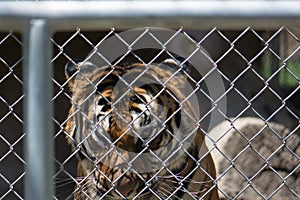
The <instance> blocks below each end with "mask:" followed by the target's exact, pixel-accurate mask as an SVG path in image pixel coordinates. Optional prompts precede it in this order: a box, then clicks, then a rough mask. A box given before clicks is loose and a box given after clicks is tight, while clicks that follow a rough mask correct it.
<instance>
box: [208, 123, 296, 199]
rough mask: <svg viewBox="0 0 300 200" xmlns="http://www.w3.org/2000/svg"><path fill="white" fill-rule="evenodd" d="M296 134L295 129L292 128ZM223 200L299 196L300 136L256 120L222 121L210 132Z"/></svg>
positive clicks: (280, 127) (292, 197) (279, 125)
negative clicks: (214, 144)
mask: <svg viewBox="0 0 300 200" xmlns="http://www.w3.org/2000/svg"><path fill="white" fill-rule="evenodd" d="M295 130H296V131H297V129H295ZM208 136H209V137H212V138H213V140H214V141H216V148H215V147H213V146H212V144H211V143H209V142H208V141H209V140H207V145H208V146H209V147H211V149H212V156H213V158H214V160H215V164H216V168H217V172H218V178H217V182H218V187H219V192H220V196H221V197H222V198H223V199H233V198H234V199H239V200H242V199H243V200H258V199H274V200H277V199H280V200H285V199H286V200H293V199H299V197H300V159H299V157H300V135H299V132H293V130H289V129H287V128H286V127H284V126H283V125H281V124H278V123H272V122H267V123H265V122H264V121H263V120H261V119H259V118H252V117H247V118H239V119H237V120H235V121H233V122H232V124H230V123H229V122H223V123H221V124H219V125H218V126H216V127H215V128H213V129H212V130H211V131H210V132H209V135H208Z"/></svg>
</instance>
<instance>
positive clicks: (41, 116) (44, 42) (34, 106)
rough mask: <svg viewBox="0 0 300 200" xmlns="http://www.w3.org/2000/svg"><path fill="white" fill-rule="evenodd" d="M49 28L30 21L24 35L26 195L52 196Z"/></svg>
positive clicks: (42, 22) (32, 199) (33, 197)
mask: <svg viewBox="0 0 300 200" xmlns="http://www.w3.org/2000/svg"><path fill="white" fill-rule="evenodd" d="M49 37H50V31H49V29H48V26H47V22H46V20H39V19H37V20H32V21H31V22H30V24H29V28H28V30H27V32H26V35H25V46H24V53H25V70H24V81H25V95H26V98H25V109H24V111H25V112H24V118H25V124H26V125H25V126H26V133H27V135H26V144H25V156H26V178H25V198H26V199H28V200H43V199H45V200H46V199H48V200H49V199H52V194H53V184H52V174H53V173H52V172H53V166H52V165H53V164H52V156H53V153H52V151H53V147H52V119H51V116H52V106H51V94H52V92H51V91H52V90H51V85H50V84H51V79H50V77H51V66H50V55H51V46H50V40H49Z"/></svg>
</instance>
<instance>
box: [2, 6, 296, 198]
mask: <svg viewBox="0 0 300 200" xmlns="http://www.w3.org/2000/svg"><path fill="white" fill-rule="evenodd" d="M159 5H160V6H159V8H157V6H155V3H153V2H150V1H142V2H141V1H138V2H132V1H127V2H105V1H104V2H78V1H76V2H75V1H74V2H56V1H53V2H13V1H10V2H8V1H7V2H6V1H4V2H2V3H1V4H0V199H50V198H51V199H73V198H74V195H76V193H78V192H81V194H80V197H81V198H82V199H100V198H98V196H97V198H96V197H93V196H92V195H90V194H89V193H88V192H86V190H85V188H86V181H87V180H89V178H88V177H89V176H86V177H80V176H79V175H78V174H77V162H78V157H79V158H80V157H81V156H82V155H81V154H83V156H84V158H85V159H90V158H91V155H90V152H87V150H86V149H83V146H84V144H85V141H87V140H89V138H92V135H89V136H85V137H84V138H83V139H82V143H81V142H79V144H77V143H74V144H75V145H74V144H73V147H72V146H71V145H70V144H68V142H67V139H68V140H69V143H72V141H73V142H77V141H76V139H74V138H73V135H72V134H70V132H68V131H67V130H66V128H65V127H66V124H67V123H68V121H69V120H70V119H71V117H75V118H76V116H77V115H80V116H83V117H86V118H88V115H89V114H90V113H89V112H88V111H87V110H85V109H84V108H85V107H84V106H86V104H85V102H89V101H88V100H86V101H84V103H82V104H78V105H77V106H78V107H76V109H75V112H74V113H75V114H74V115H73V116H72V115H71V116H68V112H69V109H70V108H71V106H72V105H73V104H76V103H77V102H76V100H77V99H75V98H74V96H72V94H73V93H74V91H72V90H74V88H71V87H70V82H72V80H78V79H79V78H80V77H79V76H78V75H80V73H81V71H80V70H81V67H82V66H84V65H85V64H89V63H92V69H89V70H88V72H82V73H83V77H85V78H87V85H88V84H91V87H92V89H87V91H89V92H90V94H91V96H92V98H98V96H97V95H99V94H98V93H97V92H98V90H97V87H98V86H99V87H102V85H101V84H102V83H103V82H104V80H105V79H104V78H103V79H99V80H98V81H97V82H95V83H94V82H93V81H92V79H90V78H88V77H89V75H90V73H91V74H92V73H93V70H94V68H96V69H98V68H101V67H103V66H110V67H111V68H112V69H111V71H110V73H111V74H113V73H114V72H115V71H116V70H117V66H121V65H122V66H123V65H124V66H131V65H132V64H134V63H139V65H142V66H143V67H144V68H145V71H143V72H141V74H143V73H148V71H149V70H151V69H152V68H151V66H160V64H162V63H164V62H165V61H166V60H169V61H170V60H171V61H170V62H177V61H178V63H176V65H178V66H179V68H175V69H174V68H172V69H169V68H168V69H169V70H171V71H172V73H171V75H170V77H168V78H166V79H161V80H159V79H157V78H156V79H153V80H152V79H151V81H150V83H151V84H152V83H153V82H155V84H157V85H160V90H159V91H158V92H157V93H156V94H157V97H156V96H155V95H154V96H155V97H152V98H151V100H149V99H146V100H144V99H142V97H140V96H136V97H135V98H134V100H133V101H138V102H139V104H140V103H141V102H143V101H146V103H145V102H144V104H145V109H144V110H142V111H141V112H140V113H139V114H137V117H136V118H134V119H131V120H124V119H125V118H124V119H123V118H122V117H123V116H122V114H120V113H121V112H119V111H117V110H118V101H119V100H116V102H112V101H110V102H109V101H108V99H106V102H105V103H107V102H109V103H110V105H113V106H111V111H110V113H114V114H115V115H116V116H117V117H119V118H120V119H121V121H122V122H121V123H124V122H126V127H127V128H126V130H127V131H128V132H130V134H132V137H135V138H137V139H136V140H138V141H140V143H142V144H143V145H144V146H143V145H141V149H139V150H140V151H141V152H142V153H141V152H135V153H137V154H135V155H134V158H132V159H130V160H126V162H125V164H126V165H127V166H126V169H125V172H126V173H127V172H129V171H130V172H132V173H134V174H135V175H136V176H138V177H139V181H141V182H142V185H143V186H141V187H142V189H141V190H138V192H137V193H136V194H134V195H132V196H130V195H129V197H128V199H139V198H140V197H141V198H142V195H143V194H144V193H143V192H144V191H147V194H148V193H150V194H151V195H152V196H155V198H156V199H176V197H177V196H176V195H178V192H183V193H184V194H186V195H187V196H188V197H189V199H199V198H200V199H201V197H202V198H204V196H205V195H206V194H200V191H190V190H189V189H187V188H186V187H185V186H184V185H186V184H189V183H192V181H191V180H189V177H188V176H186V177H179V176H176V174H175V173H173V171H171V170H170V172H169V173H170V175H169V176H172V179H176V180H178V182H179V183H180V184H181V186H178V187H176V189H175V192H170V191H166V192H165V193H163V192H161V191H159V192H158V191H156V189H155V188H153V187H152V186H150V185H151V184H152V181H155V180H157V179H159V178H160V177H159V176H160V175H159V173H158V172H161V171H162V170H163V169H166V170H168V169H169V163H168V162H176V159H178V160H180V159H179V158H177V157H176V159H175V160H174V161H173V160H172V159H170V158H172V156H173V154H172V153H174V155H175V154H177V152H178V154H180V153H179V152H181V151H182V152H183V154H188V153H190V152H188V149H189V147H190V143H191V141H190V139H189V138H193V137H192V135H193V134H195V132H196V131H195V130H198V129H199V130H201V133H203V136H205V141H203V144H200V145H204V146H206V147H207V149H206V151H205V153H204V155H202V156H200V157H199V158H197V159H194V162H195V163H196V164H195V168H193V169H191V173H193V172H194V171H195V170H196V168H197V169H198V168H199V169H201V167H202V166H200V163H201V161H202V160H203V158H204V157H205V156H207V155H211V156H212V158H213V160H214V163H215V167H216V171H217V173H216V177H213V176H210V174H209V173H208V172H207V171H206V170H202V171H201V173H203V174H205V175H207V176H208V177H210V181H209V182H210V183H211V185H210V189H208V192H207V193H209V191H211V190H214V189H216V190H217V191H218V194H219V196H220V199H247V200H248V199H249V200H250V199H289V200H291V199H299V197H300V190H299V188H300V177H299V176H300V147H299V144H300V133H299V132H300V131H299V122H300V118H299V116H300V95H299V94H300V93H299V92H300V90H299V89H300V54H299V53H300V24H299V20H300V14H299V10H300V2H298V1H254V2H253V1H239V2H237V1H176V2H175V1H163V2H159ZM241 10H242V11H243V12H240V11H241ZM244 11H245V12H244ZM67 63H69V64H73V65H75V66H76V67H77V68H76V70H75V71H76V72H75V74H74V75H72V76H71V77H66V75H65V73H66V68H65V67H66V65H67ZM173 64H174V63H173ZM187 65H188V66H189V68H188V69H187V70H186V66H187ZM147 70H148V71H147ZM165 71H168V70H167V69H166V70H165ZM110 73H109V74H110ZM177 76H178V77H180V78H178V79H179V80H181V81H183V82H180V83H182V84H180V85H178V88H180V87H181V86H186V87H184V88H185V89H184V92H185V93H187V94H185V96H184V98H178V97H176V95H174V96H175V97H174V96H173V93H175V94H176V92H177V91H178V90H180V89H178V90H177V89H175V90H176V91H175V92H172V90H171V92H169V90H167V89H168V87H169V85H170V84H171V83H172V81H170V80H173V79H174V78H177ZM126 77H127V76H126V74H125V75H120V76H119V77H118V81H119V82H121V83H122V84H123V85H122V84H121V87H120V88H122V89H125V90H126V91H125V92H124V96H126V95H127V94H129V93H130V92H136V90H135V89H134V87H135V85H134V83H135V81H137V82H138V81H141V82H142V83H144V84H145V79H143V76H142V75H138V76H135V77H134V81H132V82H130V81H128V79H126ZM147 80H148V79H147ZM81 86H82V85H80V84H77V85H76V87H75V89H78V91H79V90H80V89H82V88H81ZM117 86H118V84H116V85H115V88H117ZM82 87H83V86H82ZM95 88H96V89H95ZM117 89H118V88H117ZM117 89H116V90H117ZM164 92H165V93H166V95H165V96H168V98H169V99H170V100H171V102H175V103H176V105H177V104H178V105H177V108H176V109H173V112H172V113H167V114H166V116H164V117H163V119H162V118H161V117H159V116H158V115H157V114H153V111H151V109H150V108H149V107H151V106H152V104H153V103H155V102H156V100H157V101H158V99H160V97H158V96H159V95H160V94H163V93H164ZM85 95H87V97H89V93H85ZM101 95H103V94H101ZM101 95H100V96H101ZM87 97H86V98H87ZM124 98H125V97H124ZM130 98H131V97H130ZM130 98H129V99H130ZM87 99H88V98H87ZM131 100H132V99H131ZM120 101H121V100H120ZM189 102H191V103H189ZM186 103H189V104H191V105H192V108H193V112H195V113H196V114H197V117H194V116H192V115H191V114H190V112H189V109H190V107H188V108H186V107H185V106H186V105H185V104H186ZM88 105H90V104H88ZM122 105H125V104H122ZM98 106H99V105H98ZM100 106H101V105H100ZM114 106H115V107H114ZM160 106H161V107H162V108H161V109H163V108H164V106H170V105H168V104H167V103H166V104H164V103H161V104H159V103H158V107H159V108H160ZM124 107H125V106H124ZM95 109H98V108H96V107H95ZM128 112H131V110H130V111H128ZM147 112H149V113H150V114H147ZM177 113H181V115H180V117H182V118H186V119H187V121H193V122H194V124H195V128H194V129H193V130H191V131H190V132H189V133H188V135H185V136H184V137H181V136H180V135H176V134H173V133H170V134H169V135H170V137H172V138H173V140H174V141H175V142H176V144H177V145H175V147H174V146H173V147H172V148H171V150H169V153H171V155H172V156H170V155H168V156H166V157H163V158H161V157H158V158H157V162H158V163H159V165H158V166H159V167H158V168H157V169H155V172H156V173H153V174H152V175H151V178H150V179H146V178H144V177H143V176H139V175H140V174H143V173H144V171H143V172H140V171H139V170H140V169H139V168H138V167H136V166H135V165H134V162H135V160H138V158H142V156H143V154H144V153H143V151H145V150H144V149H147V148H148V150H149V149H150V152H152V149H151V147H152V146H151V145H153V146H155V145H154V144H153V143H151V142H152V141H153V139H151V138H150V139H149V138H147V137H144V136H143V135H142V133H140V132H138V131H132V129H134V128H135V121H138V120H144V121H147V120H148V121H149V120H150V121H156V122H157V123H158V124H160V126H161V127H164V128H165V127H168V126H169V124H168V123H169V121H171V119H172V118H175V116H177ZM144 115H145V116H146V115H149V116H150V115H151V116H152V117H149V119H147V117H144V118H141V117H142V116H144ZM105 116H108V114H105ZM105 116H104V118H101V120H99V119H98V118H97V116H96V121H93V120H92V122H93V123H94V125H96V126H99V124H101V123H102V121H105ZM179 121H180V120H179ZM145 123H146V122H145ZM145 123H144V124H145ZM140 124H141V123H140ZM175 124H176V123H175ZM170 126H171V125H170ZM164 128H161V129H163V130H164ZM158 129H159V128H158ZM143 130H146V129H143ZM145 132H146V133H148V132H147V131H145ZM158 133H159V131H157V134H158ZM125 134H126V131H125ZM156 136H157V135H156ZM70 141H71V142H70ZM118 141H119V140H118V139H117V140H108V146H109V147H108V149H107V150H106V151H107V152H113V153H116V154H117V155H118V156H123V154H122V153H120V152H121V150H119V149H118V148H116V147H118ZM127 141H130V140H127ZM128 148H133V147H132V146H131V147H128ZM153 152H155V151H154V150H153ZM152 155H154V156H156V155H157V154H155V153H152ZM179 157H180V156H179ZM191 158H192V156H191ZM193 158H194V157H193ZM151 159H153V158H152V157H151ZM151 159H149V160H151ZM90 161H92V163H93V164H94V165H95V166H96V165H98V164H99V163H101V162H102V160H101V159H100V158H98V159H96V161H94V160H93V159H90ZM178 162H179V161H178ZM156 167H157V166H156ZM152 169H154V168H152ZM98 171H99V173H101V172H100V171H101V170H97V169H96V167H95V170H94V171H92V172H91V173H90V175H92V174H93V173H95V172H98ZM197 173H200V172H198V171H197ZM123 175H124V174H123ZM123 175H120V177H122V176H123ZM107 180H108V182H109V185H110V186H111V187H110V189H109V190H108V191H106V193H105V192H104V193H102V194H101V198H104V199H105V198H107V199H109V197H110V198H111V196H110V195H111V194H110V193H113V192H114V193H117V194H116V195H118V196H119V198H120V199H122V198H123V199H126V197H127V196H126V195H127V192H121V191H119V190H118V189H116V188H117V182H118V180H121V178H117V179H110V178H107ZM193 184H196V185H197V184H198V185H199V184H201V183H200V182H197V181H194V183H193ZM95 187H96V186H95ZM37 188H39V189H38V190H37ZM161 193H163V194H161ZM162 195H163V196H162Z"/></svg>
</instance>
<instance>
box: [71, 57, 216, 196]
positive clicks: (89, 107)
mask: <svg viewBox="0 0 300 200" xmlns="http://www.w3.org/2000/svg"><path fill="white" fill-rule="evenodd" d="M186 71H187V65H180V63H179V62H178V61H177V60H172V59H168V60H166V61H164V62H163V63H161V64H158V65H149V66H145V65H143V64H132V65H128V66H114V67H110V66H104V67H96V66H95V65H93V64H92V63H79V64H78V65H72V64H68V65H67V66H66V75H67V78H68V79H70V78H72V77H73V79H72V80H71V79H70V80H69V86H70V89H71V92H72V101H71V102H72V107H71V109H70V113H69V119H70V120H69V121H68V123H67V126H66V131H67V132H68V133H69V134H70V135H69V137H68V140H69V142H70V143H71V144H72V146H73V148H74V151H77V152H78V159H79V164H78V174H77V175H78V177H80V178H79V179H78V182H79V183H78V184H79V186H78V187H77V188H76V191H75V199H88V198H91V199H160V198H162V199H165V198H168V197H170V198H171V199H173V198H174V199H176V198H182V197H184V195H186V194H185V193H184V191H185V190H186V191H189V189H190V188H191V187H192V190H196V191H190V194H188V195H190V197H193V196H201V195H204V194H205V193H207V192H206V190H207V188H209V187H207V185H210V186H212V185H213V184H212V180H210V182H209V181H208V182H203V184H202V186H199V185H198V186H196V187H195V186H191V185H193V183H188V181H187V180H185V179H183V178H182V177H184V176H186V178H187V179H193V177H198V176H200V177H202V179H204V180H203V181H207V180H206V179H207V175H206V174H205V173H203V172H200V171H198V169H195V168H198V167H199V166H201V163H200V162H199V159H200V157H199V155H200V154H199V152H200V150H201V148H202V147H203V141H204V135H203V134H202V133H201V132H200V124H199V119H198V118H199V114H198V112H197V109H196V108H195V107H193V106H192V102H193V101H194V100H193V98H192V97H191V96H192V95H191V92H192V91H193V90H190V88H189V87H190V86H189V84H188V82H187V81H186V75H185V73H186ZM203 160H204V162H207V160H209V161H210V162H211V163H209V165H210V166H209V167H207V166H206V168H211V169H208V172H207V173H208V174H210V175H211V177H210V179H212V178H213V177H214V176H215V174H214V173H215V172H214V164H213V162H212V161H211V158H210V155H209V154H208V158H205V159H203ZM193 170H194V172H193ZM196 171H197V172H196ZM195 173H201V174H202V175H201V174H200V175H198V174H197V175H196V176H195ZM198 178H199V177H198ZM195 181H196V180H195ZM200 181H201V180H200ZM196 185H197V184H196ZM203 185H205V187H204V186H203ZM201 188H202V190H203V191H201V192H199V191H200V189H201ZM203 188H204V189H203ZM205 188H206V189H205ZM198 189H199V191H198ZM212 191H214V190H212ZM195 192H196V193H197V194H194V193H195ZM211 193H212V192H211ZM208 194H210V193H208ZM207 199H209V198H207ZM215 199H216V198H215Z"/></svg>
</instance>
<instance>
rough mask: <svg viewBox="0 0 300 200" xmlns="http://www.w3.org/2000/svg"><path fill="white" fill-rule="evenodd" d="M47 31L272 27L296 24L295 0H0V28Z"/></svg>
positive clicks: (299, 14)
mask: <svg viewBox="0 0 300 200" xmlns="http://www.w3.org/2000/svg"><path fill="white" fill-rule="evenodd" d="M36 18H42V19H47V20H48V21H49V24H50V27H52V30H53V31H56V30H61V31H63V30H71V29H73V30H74V28H76V27H81V28H85V29H89V30H92V29H107V28H111V27H117V28H136V27H141V26H143V27H145V26H164V27H179V26H184V27H185V28H193V29H207V28H213V27H220V28H224V29H237V28H245V26H253V27H256V28H264V29H276V28H278V27H281V26H299V25H300V1H91V2H78V1H77V2H61V1H59V2H58V1H55V2H53V1H51V2H49V1H48V2H45V1H41V2H28V1H27V2H24V1H22V2H11V1H4V2H1V3H0V30H2V29H14V30H15V29H17V30H18V29H22V28H25V27H26V25H24V24H26V22H28V21H29V20H31V19H36Z"/></svg>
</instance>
